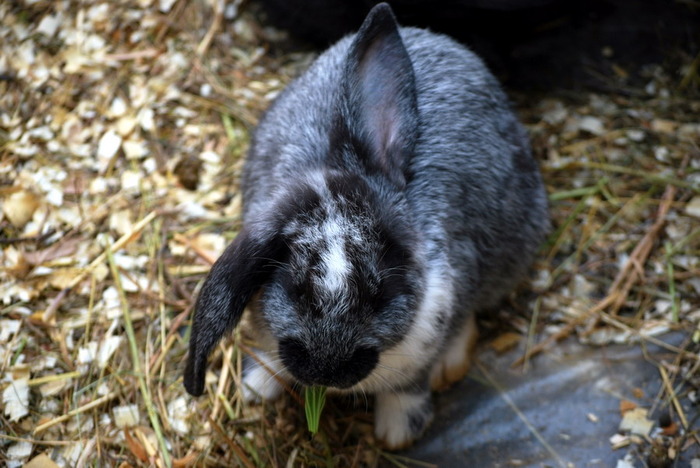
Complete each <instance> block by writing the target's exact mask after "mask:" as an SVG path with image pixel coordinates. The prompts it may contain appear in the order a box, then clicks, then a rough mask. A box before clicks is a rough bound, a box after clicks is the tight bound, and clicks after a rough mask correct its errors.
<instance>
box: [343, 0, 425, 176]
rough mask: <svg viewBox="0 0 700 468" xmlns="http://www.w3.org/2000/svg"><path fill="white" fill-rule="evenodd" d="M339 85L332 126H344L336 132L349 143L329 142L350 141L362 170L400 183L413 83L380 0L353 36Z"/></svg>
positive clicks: (414, 117) (413, 111)
mask: <svg viewBox="0 0 700 468" xmlns="http://www.w3.org/2000/svg"><path fill="white" fill-rule="evenodd" d="M343 85H344V87H343V93H344V94H343V97H342V99H343V102H342V103H341V114H344V115H342V116H341V118H340V119H337V123H336V125H339V126H341V127H342V126H345V127H344V128H342V130H344V131H345V132H347V133H345V136H347V137H349V138H350V141H349V142H348V141H345V142H343V141H341V142H335V144H338V143H340V144H344V143H352V144H353V145H354V146H355V147H356V148H355V150H356V151H357V153H358V155H359V156H360V158H361V159H362V162H363V164H365V165H367V167H368V169H370V170H379V171H381V172H382V173H384V174H385V175H387V176H388V177H389V179H390V180H392V181H393V182H394V183H396V184H398V185H399V186H402V185H403V184H404V183H405V176H404V161H405V159H406V156H407V154H409V153H410V152H412V151H413V148H414V146H415V141H416V132H417V130H418V110H417V104H416V84H415V76H414V73H413V65H412V64H411V59H410V57H409V56H408V52H407V51H406V48H405V46H404V44H403V41H402V40H401V36H400V35H399V30H398V25H397V24H396V19H395V18H394V14H393V13H392V11H391V8H390V7H389V5H387V4H386V3H381V4H379V5H377V6H376V7H374V8H373V9H372V11H370V13H369V15H368V16H367V18H366V19H365V22H364V23H363V24H362V27H361V28H360V30H359V31H358V33H357V35H356V36H355V38H354V40H353V43H352V45H351V46H350V49H349V52H348V57H347V62H346V68H345V76H344V83H343ZM335 130H338V129H337V128H336V129H335ZM339 133H340V134H341V135H342V134H343V131H341V132H339ZM337 134H338V132H336V135H337ZM358 145H359V146H360V148H357V146H358Z"/></svg>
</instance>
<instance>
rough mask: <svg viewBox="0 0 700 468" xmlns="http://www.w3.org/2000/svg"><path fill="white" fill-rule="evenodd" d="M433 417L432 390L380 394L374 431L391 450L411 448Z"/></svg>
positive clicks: (376, 406)
mask: <svg viewBox="0 0 700 468" xmlns="http://www.w3.org/2000/svg"><path fill="white" fill-rule="evenodd" d="M432 419H433V408H432V403H431V401H430V394H429V393H427V392H426V393H419V394H409V393H379V394H377V397H376V403H375V409H374V434H375V435H376V436H377V438H378V439H379V440H380V441H381V442H382V443H383V444H384V445H385V446H386V447H387V448H388V449H389V450H400V449H403V448H406V447H408V446H409V445H411V444H412V443H413V441H414V440H416V439H417V438H418V437H420V435H421V434H422V433H423V431H424V430H425V428H426V427H427V426H428V424H430V422H431V421H432Z"/></svg>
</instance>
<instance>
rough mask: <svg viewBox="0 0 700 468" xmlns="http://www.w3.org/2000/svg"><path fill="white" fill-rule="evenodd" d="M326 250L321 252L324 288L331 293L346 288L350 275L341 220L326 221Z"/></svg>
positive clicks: (324, 227) (324, 232)
mask: <svg viewBox="0 0 700 468" xmlns="http://www.w3.org/2000/svg"><path fill="white" fill-rule="evenodd" d="M323 237H324V240H325V244H326V250H324V251H323V252H321V259H322V261H323V287H324V288H325V289H326V290H328V291H330V292H337V291H340V290H342V289H344V288H345V286H346V285H347V281H348V274H349V273H350V265H349V263H348V259H347V255H346V254H345V242H344V236H343V229H342V226H341V219H338V218H335V219H333V218H332V219H330V220H328V221H326V222H325V223H324V225H323Z"/></svg>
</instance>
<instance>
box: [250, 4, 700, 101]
mask: <svg viewBox="0 0 700 468" xmlns="http://www.w3.org/2000/svg"><path fill="white" fill-rule="evenodd" d="M260 1H261V3H262V4H263V7H264V11H265V13H266V16H267V17H268V18H269V21H270V22H271V23H272V24H274V25H276V26H278V27H281V28H283V29H286V30H288V31H289V32H290V33H291V34H292V35H293V36H295V37H297V38H299V39H302V40H304V41H308V42H310V43H311V44H313V45H314V46H315V47H318V48H319V49H323V48H325V47H327V46H328V45H329V44H331V43H332V42H334V41H335V40H337V39H339V38H340V37H342V36H343V35H345V34H347V33H349V32H352V31H354V30H356V29H357V28H358V27H359V25H360V24H361V22H362V19H363V18H364V17H365V15H366V13H367V12H368V11H369V10H370V8H371V7H372V6H373V5H375V4H376V3H379V2H378V1H376V0H364V1H358V0H354V1H353V0H295V1H289V0H260ZM390 4H391V6H392V8H393V9H394V11H395V13H396V15H397V17H398V19H399V21H400V22H401V23H402V24H403V25H405V26H408V25H411V26H419V27H428V28H430V29H432V30H434V31H439V32H442V33H445V34H448V35H450V36H452V37H454V38H456V39H458V40H459V41H461V42H463V43H465V44H467V45H469V46H470V47H472V48H473V49H474V50H475V51H476V52H477V53H479V54H480V55H481V56H482V57H483V58H484V59H485V60H486V61H487V63H488V64H489V66H490V67H491V68H492V69H493V70H494V72H495V73H496V74H497V75H499V77H500V78H501V79H502V80H503V81H504V82H505V83H506V85H507V86H509V87H511V88H519V89H539V90H546V89H552V88H559V89H595V90H601V91H602V90H619V89H622V88H624V87H626V86H630V85H639V84H641V83H643V81H644V78H645V66H647V65H649V64H658V65H663V66H664V67H665V68H666V69H667V70H669V71H670V72H671V73H672V74H673V73H678V70H679V67H680V65H681V64H682V63H689V62H691V61H692V60H693V58H695V57H696V55H697V54H698V52H699V50H700V2H697V1H695V0H684V1H673V0H435V1H424V0H394V1H391V2H390ZM647 74H648V72H647Z"/></svg>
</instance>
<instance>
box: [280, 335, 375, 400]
mask: <svg viewBox="0 0 700 468" xmlns="http://www.w3.org/2000/svg"><path fill="white" fill-rule="evenodd" d="M324 354H325V355H324ZM279 355H280V358H281V359H282V363H283V364H284V366H285V367H286V368H287V370H288V371H289V372H290V373H291V374H292V376H294V378H295V379H296V380H298V381H299V382H300V383H302V384H304V385H309V386H310V385H319V386H324V387H333V388H337V389H347V388H350V387H352V386H354V385H356V384H357V383H359V382H360V381H362V380H363V379H364V378H365V377H367V376H368V375H369V374H370V373H371V372H372V371H373V370H374V368H375V367H376V366H377V363H378V362H379V351H378V350H377V349H375V348H372V347H367V346H357V347H356V348H355V349H354V350H353V351H352V352H351V353H349V355H336V354H333V353H322V352H320V351H319V350H317V349H313V350H312V349H310V347H309V346H308V345H307V344H305V343H303V342H302V341H301V340H297V339H294V338H288V339H284V340H281V341H280V344H279Z"/></svg>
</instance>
